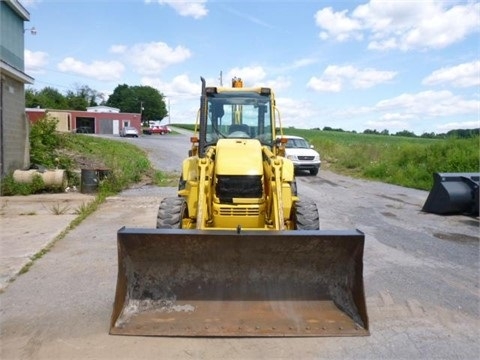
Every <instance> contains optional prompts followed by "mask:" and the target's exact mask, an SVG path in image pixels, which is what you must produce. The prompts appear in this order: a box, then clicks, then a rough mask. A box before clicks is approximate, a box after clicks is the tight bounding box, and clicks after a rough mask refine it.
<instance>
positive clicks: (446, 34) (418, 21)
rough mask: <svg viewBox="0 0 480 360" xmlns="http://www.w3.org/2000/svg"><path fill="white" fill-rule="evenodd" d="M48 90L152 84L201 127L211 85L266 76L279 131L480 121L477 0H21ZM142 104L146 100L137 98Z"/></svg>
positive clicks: (28, 46) (32, 62)
mask: <svg viewBox="0 0 480 360" xmlns="http://www.w3.org/2000/svg"><path fill="white" fill-rule="evenodd" d="M20 2H21V3H22V4H23V5H24V6H25V8H26V9H27V10H28V12H29V13H30V22H26V23H25V28H26V29H29V28H31V27H35V29H36V35H32V34H31V32H30V31H25V72H26V73H27V74H28V75H30V76H32V77H33V78H34V79H35V83H34V85H33V86H32V87H33V88H34V89H37V90H41V89H43V88H44V87H47V86H48V87H53V88H56V89H57V90H59V91H60V92H62V93H66V92H67V91H68V90H72V91H75V89H76V88H78V87H79V86H83V85H88V86H89V87H90V88H92V89H94V90H97V91H99V92H101V93H103V94H105V96H106V98H107V97H108V95H109V94H111V93H112V92H113V90H114V89H115V88H116V87H117V86H118V85H120V84H127V85H129V86H144V85H148V86H152V87H154V88H156V89H157V90H159V91H160V92H161V93H162V94H163V95H164V96H165V99H166V102H167V105H168V108H169V109H170V110H169V113H170V117H169V119H168V118H167V119H165V121H170V122H171V123H194V122H195V118H196V114H197V110H198V107H199V103H200V101H199V97H200V90H201V83H200V77H201V76H203V77H204V78H205V79H206V80H207V86H219V85H221V84H223V85H224V86H230V85H231V79H232V78H233V77H239V78H241V79H242V80H243V82H244V86H268V87H271V88H272V89H273V91H274V93H275V96H276V103H277V107H278V109H279V112H280V115H281V121H282V125H283V126H284V127H290V126H293V127H296V128H303V129H311V128H320V129H322V128H324V127H325V126H328V127H332V128H341V129H343V130H347V131H352V130H355V131H357V132H362V131H364V130H365V129H372V130H373V129H375V130H378V131H382V130H385V129H386V130H388V131H389V132H390V133H396V132H398V131H403V130H408V131H412V132H414V133H415V134H417V135H421V134H423V133H425V132H428V133H430V132H435V133H444V132H447V131H449V130H451V129H469V128H477V127H480V86H479V85H480V56H479V55H480V41H479V39H480V37H479V35H480V2H479V1H470V0H467V1H456V0H443V1H435V0H416V1H413V0H412V1H409V0H401V1H400V0H397V1H395V0H389V1H386V0H370V1H367V0H363V1H355V0H348V1H347V0H344V1H333V0H328V1H327V0H324V1H320V0H298V1H294V0H256V1H254V0H190V1H189V0H185V1H180V0H23V1H22V0H21V1H20ZM139 111H140V104H139Z"/></svg>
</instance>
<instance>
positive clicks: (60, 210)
mask: <svg viewBox="0 0 480 360" xmlns="http://www.w3.org/2000/svg"><path fill="white" fill-rule="evenodd" d="M49 210H50V212H51V213H52V214H53V215H64V214H66V213H67V212H68V210H70V206H68V205H62V204H60V203H56V204H55V205H52V206H51V207H50V208H49Z"/></svg>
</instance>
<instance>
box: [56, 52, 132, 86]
mask: <svg viewBox="0 0 480 360" xmlns="http://www.w3.org/2000/svg"><path fill="white" fill-rule="evenodd" d="M57 67H58V69H59V70H60V71H63V72H71V73H74V74H78V75H81V76H85V77H89V78H92V79H96V80H101V81H113V80H118V79H120V78H121V77H122V74H123V72H124V70H125V66H124V65H123V64H122V63H120V62H118V61H93V62H92V63H90V64H86V63H84V62H82V61H79V60H75V59H74V58H72V57H67V58H65V59H63V60H62V61H61V62H60V63H59V64H58V65H57Z"/></svg>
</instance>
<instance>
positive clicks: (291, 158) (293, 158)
mask: <svg viewBox="0 0 480 360" xmlns="http://www.w3.org/2000/svg"><path fill="white" fill-rule="evenodd" d="M287 159H290V160H292V161H293V160H297V157H296V156H295V155H287Z"/></svg>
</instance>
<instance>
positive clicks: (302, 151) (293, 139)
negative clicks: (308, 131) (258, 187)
mask: <svg viewBox="0 0 480 360" xmlns="http://www.w3.org/2000/svg"><path fill="white" fill-rule="evenodd" d="M283 137H284V138H287V144H286V146H285V156H286V158H287V159H290V160H292V162H293V166H294V167H295V170H308V171H309V172H310V174H311V175H317V174H318V170H319V169H320V164H321V163H322V162H321V160H320V154H319V153H318V152H317V151H315V150H314V149H313V145H310V144H309V143H308V141H307V140H305V139H304V138H302V137H300V136H291V135H284V136H283Z"/></svg>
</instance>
